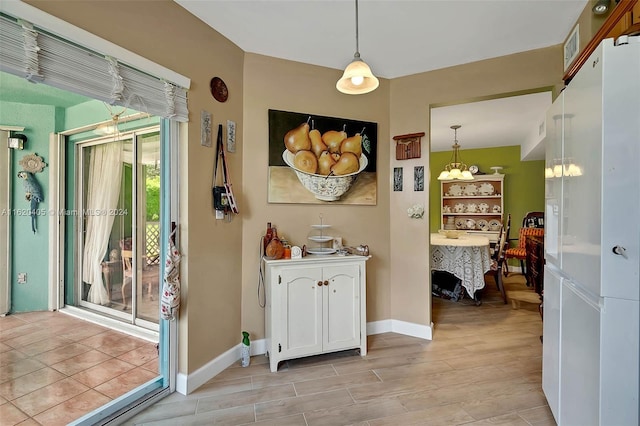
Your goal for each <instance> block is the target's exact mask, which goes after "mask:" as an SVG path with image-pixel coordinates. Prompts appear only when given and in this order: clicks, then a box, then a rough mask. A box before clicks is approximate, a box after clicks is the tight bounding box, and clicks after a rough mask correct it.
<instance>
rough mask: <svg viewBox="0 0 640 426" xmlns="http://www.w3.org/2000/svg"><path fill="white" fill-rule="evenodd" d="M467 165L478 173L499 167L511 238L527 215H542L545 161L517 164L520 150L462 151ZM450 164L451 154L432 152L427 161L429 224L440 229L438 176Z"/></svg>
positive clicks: (509, 148)
mask: <svg viewBox="0 0 640 426" xmlns="http://www.w3.org/2000/svg"><path fill="white" fill-rule="evenodd" d="M460 155H461V156H462V159H463V160H464V162H465V163H466V164H467V165H471V164H476V165H477V166H478V167H479V169H480V171H481V172H484V173H493V171H492V170H491V169H490V167H491V166H502V167H503V169H502V170H501V172H502V173H503V174H504V175H505V177H504V186H505V189H504V213H505V217H506V215H507V214H508V213H511V232H510V235H509V237H510V238H518V230H519V229H520V226H521V224H522V218H523V217H524V215H525V214H526V213H527V212H529V211H544V160H539V161H520V146H507V147H500V148H484V149H464V150H461V151H460ZM449 161H451V151H443V152H432V153H431V154H430V158H429V167H430V170H431V183H430V188H429V189H430V192H429V205H430V206H431V208H430V211H429V224H430V225H431V230H432V231H433V232H435V231H436V230H438V229H440V181H439V180H438V175H439V174H440V172H441V171H442V169H443V167H444V165H445V164H447V163H448V162H449Z"/></svg>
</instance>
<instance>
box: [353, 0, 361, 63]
mask: <svg viewBox="0 0 640 426" xmlns="http://www.w3.org/2000/svg"><path fill="white" fill-rule="evenodd" d="M353 56H355V57H357V58H359V57H360V43H359V39H358V0H356V54H355V55H353Z"/></svg>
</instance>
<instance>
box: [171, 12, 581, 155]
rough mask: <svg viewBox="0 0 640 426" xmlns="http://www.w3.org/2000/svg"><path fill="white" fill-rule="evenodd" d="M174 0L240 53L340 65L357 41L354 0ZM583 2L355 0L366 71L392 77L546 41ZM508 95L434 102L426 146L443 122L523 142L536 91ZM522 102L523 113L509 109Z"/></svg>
mask: <svg viewBox="0 0 640 426" xmlns="http://www.w3.org/2000/svg"><path fill="white" fill-rule="evenodd" d="M174 1H175V2H176V3H178V4H179V5H181V6H182V7H184V8H185V9H186V10H188V11H189V12H191V13H192V14H194V15H195V16H197V17H198V18H199V19H201V20H202V21H203V22H205V23H206V24H208V25H209V26H211V27H212V28H214V29H215V30H217V31H218V32H219V33H221V34H222V35H224V36H225V37H227V38H228V39H229V40H231V41H232V42H233V43H235V44H236V45H238V46H239V47H240V48H241V49H243V50H244V51H246V52H251V53H257V54H262V55H267V56H273V57H276V58H282V59H288V60H292V61H297V62H303V63H307V64H313V65H319V66H324V67H328V68H334V69H339V70H341V69H344V67H345V66H346V65H347V64H349V62H351V60H352V59H353V54H354V52H355V49H356V46H355V44H356V42H355V38H356V34H355V1H354V0H211V1H202V0H174ZM587 2H588V0H359V6H358V8H359V11H358V14H359V45H360V46H359V47H360V49H359V50H360V54H361V56H362V59H363V60H364V61H365V62H367V63H368V64H369V66H370V67H371V69H372V71H373V73H374V74H375V75H377V76H378V77H383V78H389V79H391V78H397V77H402V76H406V75H411V74H416V73H421V72H425V71H431V70H435V69H440V68H445V67H450V66H454V65H459V64H464V63H469V62H474V61H478V60H482V59H488V58H493V57H498V56H503V55H508V54H512V53H517V52H523V51H527V50H532V49H538V48H543V47H548V46H553V45H557V44H560V43H562V42H563V41H564V39H565V38H566V36H567V35H568V34H569V32H570V31H571V29H572V26H573V25H574V24H575V22H576V21H577V19H578V16H579V15H580V13H581V12H582V10H583V9H584V7H585V5H586V4H587ZM527 100H531V102H532V104H531V105H529V104H527V103H526V101H527ZM513 101H514V102H517V105H509V101H508V100H501V101H500V102H496V103H491V102H488V103H483V104H481V105H476V104H465V105H461V106H460V107H459V108H454V107H447V108H443V109H441V110H440V111H438V113H437V114H436V117H435V118H433V120H434V121H432V124H433V131H435V132H436V135H440V134H443V132H445V133H446V130H448V135H447V137H446V138H444V137H442V138H441V137H440V136H438V137H435V136H434V138H433V140H432V149H434V150H446V149H448V148H450V145H451V143H452V141H453V134H452V133H453V131H452V130H450V129H449V126H451V125H452V124H462V125H463V128H462V129H461V131H460V133H459V140H460V143H461V145H462V146H463V148H465V147H475V146H471V145H477V146H478V147H487V146H501V144H503V143H508V141H511V142H510V143H508V144H509V145H515V144H522V143H524V141H520V142H519V140H520V136H519V135H521V134H524V133H527V132H530V131H531V130H532V129H531V126H534V125H537V123H535V121H536V120H537V118H538V117H539V116H540V115H541V113H542V112H543V111H544V110H545V109H546V107H544V108H543V109H539V99H537V98H536V99H535V100H534V99H533V98H522V99H518V100H516V99H513ZM494 106H495V107H496V109H495V111H494V112H491V111H488V109H490V108H493V107H494ZM534 108H538V109H536V110H534ZM523 111H528V112H529V113H530V114H524V113H522V114H519V113H517V112H523ZM448 112H451V113H452V114H453V113H454V112H455V115H448ZM481 114H482V115H483V116H484V119H483V120H482V122H481V121H480V119H479V118H478V117H480V116H481ZM531 117H536V118H535V119H532V118H531ZM493 120H495V121H493ZM454 121H455V122H454ZM525 128H526V130H524V129H525ZM441 129H446V130H441ZM509 129H513V130H514V133H512V134H509V133H508V130H509ZM516 129H517V131H516ZM474 130H475V131H476V132H475V133H476V135H477V136H475V137H474V136H472V135H473V131H474ZM481 135H485V136H486V138H485V139H484V140H480V136H481ZM496 144H497V145H496ZM529 159H533V158H529Z"/></svg>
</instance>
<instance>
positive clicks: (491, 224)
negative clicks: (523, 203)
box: [489, 219, 502, 231]
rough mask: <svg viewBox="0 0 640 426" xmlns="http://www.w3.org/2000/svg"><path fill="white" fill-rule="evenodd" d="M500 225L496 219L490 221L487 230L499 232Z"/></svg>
mask: <svg viewBox="0 0 640 426" xmlns="http://www.w3.org/2000/svg"><path fill="white" fill-rule="evenodd" d="M501 226H502V223H501V222H500V221H499V220H498V219H491V220H490V221H489V230H490V231H499V230H500V227H501Z"/></svg>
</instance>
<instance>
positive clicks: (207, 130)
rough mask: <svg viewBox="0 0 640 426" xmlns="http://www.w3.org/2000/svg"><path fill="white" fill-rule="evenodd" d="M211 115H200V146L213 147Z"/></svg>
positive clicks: (203, 113) (203, 112) (204, 112)
mask: <svg viewBox="0 0 640 426" xmlns="http://www.w3.org/2000/svg"><path fill="white" fill-rule="evenodd" d="M211 144H212V142H211V113H209V112H208V111H204V110H203V111H202V112H201V113H200V145H202V146H208V147H211Z"/></svg>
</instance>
